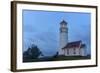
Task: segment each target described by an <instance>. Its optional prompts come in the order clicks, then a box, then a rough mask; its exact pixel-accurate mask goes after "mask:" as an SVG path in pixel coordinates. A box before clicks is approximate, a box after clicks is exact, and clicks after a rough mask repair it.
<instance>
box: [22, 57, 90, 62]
mask: <svg viewBox="0 0 100 73" xmlns="http://www.w3.org/2000/svg"><path fill="white" fill-rule="evenodd" d="M90 58H91V57H90V56H57V57H43V58H38V59H27V60H24V61H23V62H41V61H64V60H66V61H67V60H83V59H90Z"/></svg>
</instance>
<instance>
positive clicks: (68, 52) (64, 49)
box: [59, 20, 86, 56]
mask: <svg viewBox="0 0 100 73" xmlns="http://www.w3.org/2000/svg"><path fill="white" fill-rule="evenodd" d="M85 50H86V45H85V44H83V43H82V41H81V40H79V41H74V42H69V41H68V27H67V22H66V21H64V20H63V21H62V22H61V23H60V46H59V55H65V56H85V53H86V51H85Z"/></svg>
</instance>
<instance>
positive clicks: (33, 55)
mask: <svg viewBox="0 0 100 73" xmlns="http://www.w3.org/2000/svg"><path fill="white" fill-rule="evenodd" d="M41 54H42V52H41V51H40V49H39V48H38V47H37V46H36V45H34V44H32V45H31V47H29V48H28V49H27V51H25V52H24V53H23V59H24V60H30V59H37V58H38V57H39V56H40V55H41Z"/></svg>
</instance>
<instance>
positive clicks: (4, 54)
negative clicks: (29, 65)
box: [0, 0, 100, 73]
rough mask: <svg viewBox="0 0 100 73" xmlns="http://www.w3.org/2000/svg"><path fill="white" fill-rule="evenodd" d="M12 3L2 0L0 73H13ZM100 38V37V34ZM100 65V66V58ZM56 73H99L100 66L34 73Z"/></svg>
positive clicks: (86, 0)
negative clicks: (11, 47) (11, 41)
mask: <svg viewBox="0 0 100 73" xmlns="http://www.w3.org/2000/svg"><path fill="white" fill-rule="evenodd" d="M10 1H11V0H0V73H12V72H11V71H10ZM33 1H40V2H42V1H45V2H55V3H71V4H76V3H77V4H84V5H85V4H86V5H98V4H97V3H100V1H99V0H33ZM99 7H100V5H99ZM99 13H100V10H99ZM99 16H100V15H99ZM99 23H100V21H99ZM99 26H100V25H98V27H99ZM99 31H100V29H99ZM98 37H100V34H99V36H98ZM98 40H100V38H99V39H98ZM99 43H100V42H99ZM99 47H100V46H99ZM98 51H99V56H100V49H98ZM99 64H100V57H99ZM55 72H56V73H66V72H67V73H86V72H90V73H94V72H95V73H99V72H100V66H99V67H92V68H77V69H64V70H50V71H35V72H34V73H55ZM22 73H23V72H22ZM26 73H33V72H32V71H31V72H26Z"/></svg>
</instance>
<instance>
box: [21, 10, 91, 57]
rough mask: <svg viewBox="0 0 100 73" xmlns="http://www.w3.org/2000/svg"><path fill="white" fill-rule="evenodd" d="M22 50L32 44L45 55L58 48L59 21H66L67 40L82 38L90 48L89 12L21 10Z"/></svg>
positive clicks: (54, 51)
mask: <svg viewBox="0 0 100 73" xmlns="http://www.w3.org/2000/svg"><path fill="white" fill-rule="evenodd" d="M22 14H23V16H22V17H23V18H22V19H23V44H24V45H23V52H24V51H26V50H27V49H28V47H30V46H31V45H32V44H35V45H37V46H38V48H39V49H40V50H41V51H42V53H43V54H44V55H46V56H52V55H54V54H55V53H56V52H57V51H58V50H59V49H58V48H59V35H60V30H59V28H60V22H61V21H62V20H65V21H66V22H67V23H68V25H67V26H68V41H69V42H72V41H78V40H82V42H83V43H85V44H86V46H87V53H89V54H90V50H91V40H90V39H91V30H90V29H91V14H90V13H82V12H81V13H79V12H55V11H35V10H23V13H22Z"/></svg>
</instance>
